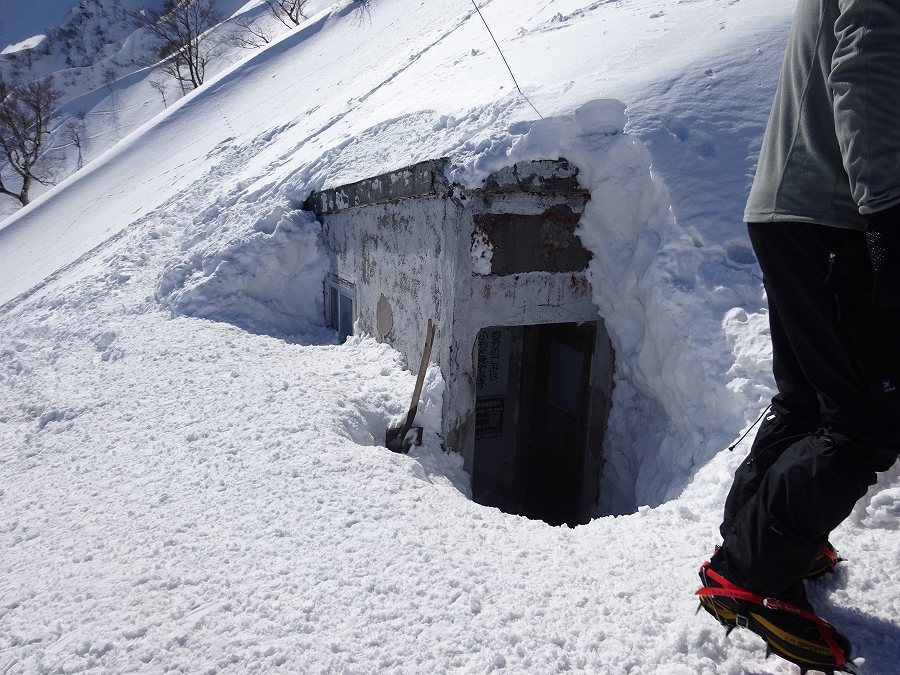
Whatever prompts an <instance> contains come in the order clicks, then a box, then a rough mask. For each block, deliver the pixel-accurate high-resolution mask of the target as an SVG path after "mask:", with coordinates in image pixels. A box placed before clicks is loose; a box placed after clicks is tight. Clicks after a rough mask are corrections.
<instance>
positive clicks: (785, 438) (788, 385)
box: [719, 224, 820, 537]
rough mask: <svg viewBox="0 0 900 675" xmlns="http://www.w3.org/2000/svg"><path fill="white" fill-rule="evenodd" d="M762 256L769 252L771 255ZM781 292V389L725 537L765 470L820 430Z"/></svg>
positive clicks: (742, 471)
mask: <svg viewBox="0 0 900 675" xmlns="http://www.w3.org/2000/svg"><path fill="white" fill-rule="evenodd" d="M770 227H773V225H771V224H765V225H754V224H748V230H749V231H750V233H751V238H753V237H754V236H756V235H754V234H753V233H754V231H755V230H756V229H757V228H763V233H762V234H763V235H764V234H765V228H770ZM756 238H757V239H758V238H759V237H758V236H756ZM763 255H764V256H765V257H768V256H767V255H766V254H763ZM776 297H777V294H776V296H775V297H773V296H772V294H771V293H769V297H768V304H769V335H770V338H771V341H772V371H773V374H774V376H775V384H776V387H777V389H778V393H777V394H776V395H775V396H774V397H773V399H772V405H771V408H770V410H769V411H768V412H767V413H766V415H765V417H764V419H763V421H762V424H761V425H760V428H759V431H758V432H757V434H756V437H755V438H754V440H753V445H752V446H751V448H750V453H749V454H748V455H747V458H746V459H745V460H744V461H743V463H742V464H741V465H740V466H739V467H738V469H737V471H735V474H734V481H733V483H732V485H731V489H730V491H729V492H728V496H727V497H726V499H725V507H724V510H723V516H722V524H721V525H720V526H719V531H720V533H721V534H722V536H723V537H724V536H725V533H726V532H727V531H728V530H729V528H730V526H731V523H732V522H733V521H734V518H735V517H736V516H737V514H738V513H739V512H740V510H741V509H742V508H743V506H744V504H746V503H747V501H749V500H750V498H751V497H753V495H754V494H756V490H757V489H758V488H759V483H760V481H762V479H763V476H765V474H766V471H768V470H769V467H771V466H772V464H774V463H775V460H777V459H778V458H779V457H780V456H781V453H783V452H784V451H785V450H786V449H787V448H788V446H790V445H791V443H793V442H794V441H797V440H799V439H800V438H802V437H804V436H806V435H808V434H810V433H812V432H813V431H815V430H816V429H817V428H818V426H819V424H820V415H819V400H818V396H817V394H816V390H815V389H814V388H813V387H812V385H811V384H810V383H809V382H808V381H807V379H806V376H805V375H804V373H803V369H802V368H801V366H800V362H799V359H798V358H797V355H796V354H795V353H794V349H793V346H792V345H791V341H790V337H789V333H788V330H787V328H786V327H785V324H784V322H783V321H782V318H781V310H780V308H779V305H778V302H777V301H776V299H775V298H776ZM788 310H790V308H788Z"/></svg>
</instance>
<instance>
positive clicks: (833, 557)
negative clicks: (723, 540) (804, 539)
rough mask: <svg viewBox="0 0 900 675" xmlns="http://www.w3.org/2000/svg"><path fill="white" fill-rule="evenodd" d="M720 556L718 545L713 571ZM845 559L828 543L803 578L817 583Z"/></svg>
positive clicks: (713, 558) (712, 559)
mask: <svg viewBox="0 0 900 675" xmlns="http://www.w3.org/2000/svg"><path fill="white" fill-rule="evenodd" d="M718 556H719V546H718V545H716V547H715V549H714V551H713V557H712V558H710V562H712V563H713V569H716V568H717V564H716V561H717V560H718ZM843 560H844V559H843V558H841V557H840V555H838V552H837V550H835V548H834V546H832V545H831V542H830V541H826V542H825V543H824V544H823V545H822V550H821V551H820V552H819V555H818V557H817V558H816V559H815V560H813V561H812V564H811V565H810V566H809V571H808V572H807V573H806V576H804V577H803V578H804V579H806V580H807V581H815V580H816V579H819V578H820V577H822V576H823V575H825V574H828V573H829V572H833V571H834V568H835V567H837V564H838V563H839V562H843Z"/></svg>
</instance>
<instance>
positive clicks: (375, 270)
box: [307, 159, 613, 525]
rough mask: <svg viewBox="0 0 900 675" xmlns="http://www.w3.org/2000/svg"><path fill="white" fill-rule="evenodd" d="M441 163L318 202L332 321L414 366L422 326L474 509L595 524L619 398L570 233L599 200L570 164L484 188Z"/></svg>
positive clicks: (579, 251)
mask: <svg viewBox="0 0 900 675" xmlns="http://www.w3.org/2000/svg"><path fill="white" fill-rule="evenodd" d="M445 167H446V160H432V161H427V162H422V163H419V164H416V165H414V166H411V167H408V168H405V169H401V170H399V171H394V172H391V173H388V174H385V175H382V176H378V177H375V178H370V179H366V180H363V181H360V182H357V183H353V184H351V185H345V186H342V187H338V188H334V189H328V190H323V191H321V192H316V193H313V194H312V195H311V196H310V198H309V201H308V202H307V206H308V207H309V208H312V209H313V210H314V211H315V212H316V215H317V216H318V218H319V220H320V221H321V222H322V224H323V242H324V246H325V249H326V250H327V252H328V255H329V257H330V259H331V263H332V272H333V274H332V276H331V277H330V278H329V279H328V281H327V282H326V302H325V305H326V313H327V315H328V316H327V318H328V320H329V322H330V323H331V325H332V326H334V327H335V328H336V329H337V330H338V331H339V332H340V333H341V334H342V335H344V336H345V335H348V334H350V333H351V332H352V331H353V325H354V323H355V322H357V321H358V323H357V324H356V325H357V326H358V328H359V330H361V331H362V332H365V333H368V334H371V335H373V336H375V337H376V338H377V339H378V340H381V341H384V342H388V343H389V344H391V345H392V346H393V347H394V348H396V349H397V350H398V351H399V352H401V353H402V354H403V355H404V356H405V358H406V361H407V365H408V366H409V367H410V368H415V367H416V365H417V364H418V363H419V360H420V358H421V353H422V352H421V350H422V343H423V340H424V335H425V327H426V324H427V322H428V320H429V319H433V320H434V322H435V324H436V326H437V336H436V338H435V341H434V351H433V352H432V361H435V362H437V363H438V365H439V366H440V368H441V372H442V373H443V375H444V378H445V380H446V382H447V390H446V392H445V396H444V411H443V427H444V428H443V432H444V439H445V442H446V445H447V446H448V447H449V448H451V449H453V450H455V451H457V452H459V453H460V454H462V456H463V458H464V460H465V467H466V469H467V470H468V471H469V472H470V473H471V475H472V483H473V485H472V490H473V497H474V499H475V501H477V502H479V503H481V504H485V505H489V506H495V507H498V508H500V509H502V510H503V511H506V512H508V513H516V514H520V515H524V516H528V517H530V518H539V519H542V520H545V521H547V522H548V523H551V524H561V523H568V524H570V525H575V524H577V523H581V522H585V521H587V520H588V518H589V515H590V511H591V507H592V506H593V505H594V504H595V503H596V501H597V497H598V494H597V492H598V485H599V478H600V470H601V466H602V442H603V435H604V431H605V427H606V418H607V413H608V409H609V400H610V391H611V387H612V368H613V357H612V348H611V346H610V342H609V337H608V336H607V333H606V330H605V329H604V325H603V321H602V319H601V318H600V316H599V314H598V311H597V308H596V307H595V306H594V304H593V301H592V293H591V287H590V284H589V282H588V280H587V276H586V267H587V264H588V260H589V258H590V255H589V253H588V252H587V251H586V250H585V249H584V247H583V246H582V245H581V241H580V240H579V238H578V237H577V236H576V235H575V229H576V226H577V224H578V220H579V218H580V216H581V214H582V212H583V211H584V207H585V204H586V203H587V201H588V200H589V199H590V193H589V192H588V191H586V190H584V189H583V188H581V187H579V185H578V182H577V180H576V175H577V169H575V167H573V166H571V165H569V164H568V163H567V162H566V161H565V160H562V159H560V160H553V161H535V162H521V163H518V164H515V165H513V166H510V167H507V168H505V169H502V170H500V171H497V172H495V173H493V174H491V175H490V176H489V177H488V178H487V179H486V180H485V181H484V184H483V186H482V187H480V188H478V189H466V188H463V187H461V186H459V185H456V184H452V183H450V182H449V181H448V180H447V178H446V175H445Z"/></svg>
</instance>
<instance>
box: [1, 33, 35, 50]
mask: <svg viewBox="0 0 900 675" xmlns="http://www.w3.org/2000/svg"><path fill="white" fill-rule="evenodd" d="M46 39H47V36H46V35H34V36H32V37H30V38H27V39H25V40H22V41H21V42H17V43H16V44H13V45H7V46H6V47H4V48H3V50H2V51H0V54H14V53H15V52H22V51H25V50H27V49H36V48H37V47H39V46H40V45H41V43H42V42H44V40H46Z"/></svg>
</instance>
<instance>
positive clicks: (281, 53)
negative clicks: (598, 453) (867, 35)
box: [0, 0, 900, 675]
mask: <svg viewBox="0 0 900 675" xmlns="http://www.w3.org/2000/svg"><path fill="white" fill-rule="evenodd" d="M35 4H37V5H39V4H40V3H39V2H36V3H35ZM239 4H241V3H235V8H234V11H238V10H241V11H254V6H255V4H256V3H247V5H245V6H243V7H237V5H239ZM479 6H480V7H481V9H482V11H483V13H484V15H485V18H486V19H487V21H488V23H489V24H490V25H491V28H492V29H493V31H494V34H495V35H496V37H497V39H498V41H499V44H500V46H501V48H502V49H503V51H504V53H505V55H506V57H507V59H508V61H509V63H510V65H511V66H512V68H513V70H514V71H515V73H516V76H517V78H518V81H519V83H520V84H521V86H522V88H523V90H524V91H525V93H526V94H527V95H528V97H529V99H530V100H531V102H532V103H533V104H534V105H535V107H536V108H537V110H539V111H540V115H541V116H542V117H543V119H537V115H536V113H535V111H534V110H533V109H532V108H531V106H530V105H529V104H528V103H527V102H526V101H525V100H524V99H523V98H522V97H521V96H520V95H519V93H518V92H517V91H516V88H515V86H514V85H513V84H512V81H511V79H510V76H509V73H508V72H507V70H506V67H505V66H504V64H503V61H502V59H501V58H500V56H499V54H498V53H497V51H496V48H495V47H494V44H493V42H492V40H491V37H490V35H489V34H488V33H487V31H486V30H485V26H484V24H483V23H482V22H481V19H480V18H479V16H478V14H477V13H476V12H475V9H474V7H473V5H472V3H471V2H468V1H464V0H436V1H434V2H421V3H412V2H409V1H408V0H371V2H368V3H361V2H358V1H350V0H341V1H340V2H338V3H336V4H333V5H330V6H329V5H326V4H325V3H322V4H321V5H318V6H317V7H316V9H317V10H320V11H318V12H317V13H315V14H314V15H312V16H311V18H310V19H309V20H308V21H306V22H305V23H304V24H303V25H301V26H300V27H298V28H297V29H294V30H292V31H286V32H285V33H284V35H282V36H281V37H280V38H279V39H278V40H277V41H276V42H275V43H273V44H271V45H269V46H267V47H265V48H263V49H260V50H258V51H255V52H252V53H249V52H248V54H249V56H247V57H246V58H244V60H242V61H240V62H237V63H235V64H234V65H233V66H231V67H229V68H227V69H225V70H223V71H222V72H221V73H220V74H218V75H217V76H215V77H213V78H210V79H209V81H208V82H207V83H206V84H204V85H203V86H202V87H201V88H200V89H198V90H197V91H195V92H193V93H191V94H189V95H188V96H186V97H184V98H182V99H180V100H179V101H177V102H176V103H174V104H170V105H169V106H168V108H166V109H162V108H161V101H160V109H159V110H158V111H157V112H158V114H157V115H156V116H155V117H153V118H152V119H150V117H149V116H147V117H145V118H142V119H145V120H147V121H146V123H144V124H143V125H142V126H140V127H139V128H135V129H134V130H132V131H131V132H130V133H128V135H125V134H126V130H125V129H124V128H122V131H121V132H120V133H121V134H122V136H123V138H122V140H121V141H119V142H118V143H115V144H114V145H112V146H111V148H110V149H109V150H108V151H107V152H105V153H104V154H102V155H100V156H98V157H96V158H94V159H93V161H90V162H89V163H87V164H85V166H84V168H83V169H81V170H80V171H77V172H75V173H73V174H72V175H71V176H70V177H68V178H67V179H66V180H64V181H63V182H61V183H60V184H59V185H57V186H56V187H55V188H52V189H50V190H48V191H47V192H46V193H44V194H42V195H41V196H40V197H39V198H37V199H36V200H35V201H34V202H33V203H32V204H30V205H29V206H28V207H25V208H24V209H22V210H20V211H18V212H16V213H15V214H14V215H13V216H12V217H10V218H9V219H7V220H6V221H4V222H3V223H2V224H0V261H2V264H0V317H2V318H0V570H2V574H0V598H2V602H0V672H2V673H17V672H23V673H31V672H59V671H62V672H133V671H138V672H160V671H168V670H180V671H183V672H217V671H222V672H273V671H285V672H321V671H329V672H330V671H340V672H372V671H389V672H445V671H462V672H476V671H478V672H482V671H487V670H499V671H504V670H505V671H508V672H535V673H545V672H556V671H560V670H575V671H580V672H590V673H622V672H626V673H679V674H681V673H683V674H685V675H687V674H688V673H731V674H734V675H737V674H739V673H788V672H795V670H796V669H794V670H792V669H791V667H790V666H788V665H787V664H785V663H783V662H780V663H779V662H777V661H776V660H774V659H773V660H770V661H766V660H765V659H764V647H763V645H762V643H761V642H760V641H759V640H758V639H757V638H755V636H753V635H751V634H749V633H747V632H742V631H736V632H734V633H732V634H731V636H730V637H729V638H726V637H725V636H724V634H723V631H721V630H720V629H719V628H718V627H717V626H716V625H715V624H714V623H713V622H712V621H711V620H710V619H709V617H707V616H705V615H700V616H695V615H694V609H695V607H696V601H695V599H694V597H693V596H692V591H693V590H694V589H695V588H696V586H697V585H698V580H697V577H696V569H697V567H698V565H699V563H700V562H701V561H702V560H703V559H704V557H705V556H707V555H708V554H709V553H710V552H711V550H712V546H713V545H714V544H715V543H717V541H718V540H717V533H716V528H717V525H718V520H719V516H720V512H721V506H722V502H723V500H724V495H725V493H726V491H727V489H728V486H729V484H730V476H731V473H732V472H733V470H734V468H735V467H736V466H737V464H738V463H739V462H740V460H741V459H742V456H743V454H744V451H746V449H747V447H748V445H749V441H744V443H743V444H742V445H741V446H739V448H738V450H737V451H735V452H733V453H732V452H728V451H727V450H723V448H725V447H726V446H727V445H729V444H730V443H731V442H733V441H734V440H735V439H736V438H737V435H738V434H739V433H740V432H741V431H742V428H746V427H747V426H748V425H749V423H750V422H751V421H752V420H753V419H755V418H756V416H757V415H758V413H759V411H760V410H761V409H762V408H763V407H764V406H765V404H766V402H767V400H768V398H769V397H770V396H771V394H772V382H771V379H770V375H769V368H770V366H771V362H770V361H771V359H770V354H769V351H768V350H769V348H768V343H767V341H768V337H767V335H766V332H767V322H766V310H765V300H764V296H763V291H762V285H761V280H760V277H759V271H758V269H757V267H756V265H755V262H754V259H753V255H752V252H751V250H750V248H749V243H748V241H747V238H746V234H745V231H744V229H743V227H742V225H741V212H742V208H743V201H744V199H745V196H746V192H747V189H748V187H749V182H750V179H751V177H752V172H753V166H754V161H755V154H756V151H757V149H758V145H759V141H760V138H761V135H762V129H763V127H764V124H765V119H766V115H767V113H768V107H769V102H770V100H771V96H772V93H773V90H774V85H775V80H776V77H777V72H778V68H779V65H780V59H781V52H782V50H783V47H784V43H785V38H786V35H787V29H788V25H789V23H790V15H791V12H792V9H793V3H787V4H785V3H781V2H775V1H774V0H741V2H733V3H724V2H719V1H717V0H692V1H689V2H685V1H678V0H652V1H651V0H619V1H617V2H611V1H606V0H600V1H599V2H598V1H591V0H482V1H481V2H480V3H479ZM6 7H7V5H6V2H4V3H3V5H2V9H3V10H6ZM0 16H5V14H0ZM17 16H18V15H17ZM52 19H53V20H54V21H58V20H61V19H59V18H58V17H55V16H54V17H52ZM49 20H50V15H48V21H49ZM26 29H27V30H26ZM3 30H4V32H3V36H4V40H5V41H8V43H9V44H20V43H22V42H23V41H27V40H29V39H31V38H33V37H35V36H37V35H40V34H46V33H47V32H48V31H45V30H44V29H43V27H41V25H40V23H39V22H35V23H32V24H25V25H23V26H22V27H21V29H17V30H19V32H18V33H13V32H6V31H7V28H6V27H4V28H3ZM135 77H137V75H136V76H135ZM126 79H127V78H126ZM118 91H120V95H124V94H123V93H122V92H124V91H125V90H124V89H119V90H118ZM147 92H150V93H153V96H157V98H158V95H157V94H155V92H153V90H152V89H148V90H147V91H145V92H144V94H147ZM144 94H141V96H143V95H144ZM138 99H139V97H138V98H137V99H135V100H138ZM145 100H150V97H149V95H148V96H146V98H145ZM73 103H74V101H70V102H69V103H67V104H66V106H71V105H73ZM98 105H99V104H98ZM125 107H126V106H124V105H123V106H122V109H124V108H125ZM114 128H120V127H115V126H114V125H113V124H112V123H109V124H107V125H106V126H105V127H104V129H105V130H106V131H105V132H109V133H112V130H113V129H114ZM442 156H445V157H449V158H450V169H449V173H450V176H449V177H450V178H451V179H452V180H455V181H457V182H460V183H464V184H467V185H478V184H479V182H480V180H481V179H482V178H483V177H484V176H485V175H486V174H487V172H489V171H492V170H494V169H496V168H499V167H501V166H504V165H507V164H509V163H511V162H513V161H517V160H520V159H530V158H541V157H543V158H548V157H549V158H554V157H557V156H565V157H567V158H568V159H569V160H570V161H572V162H573V163H575V164H576V165H577V166H578V167H579V169H580V174H579V179H580V181H581V182H582V185H583V186H584V187H586V188H588V189H590V190H591V196H592V198H591V201H590V202H589V204H588V208H587V210H586V211H585V214H584V216H583V217H582V221H581V225H580V230H579V231H580V234H581V236H582V239H583V241H584V243H585V245H586V246H587V247H588V248H589V250H590V251H591V252H592V254H593V259H592V261H591V265H590V268H589V269H590V276H591V281H592V286H593V288H594V298H595V302H596V303H597V306H598V307H599V308H600V312H601V314H602V315H603V317H604V319H605V321H606V324H607V326H608V329H609V333H610V336H611V339H612V341H613V345H614V347H615V351H616V387H615V390H614V394H613V407H612V412H611V417H610V423H609V431H608V436H607V440H606V443H605V451H606V452H607V465H606V468H605V470H604V476H603V484H602V486H601V501H600V504H598V509H597V512H598V517H597V518H595V519H594V520H593V521H592V522H590V523H589V524H587V525H584V526H581V527H578V528H575V529H569V528H565V527H563V528H551V527H549V526H547V525H545V524H544V523H542V522H538V521H530V520H527V519H525V518H521V517H518V516H512V515H508V514H504V513H501V512H499V511H497V510H495V509H490V508H486V507H483V506H480V505H478V504H476V503H474V502H473V501H472V500H471V498H470V489H469V479H468V476H467V475H466V473H465V472H464V471H463V470H462V462H461V460H460V458H459V457H458V456H457V455H456V454H454V453H446V452H444V451H443V450H442V448H441V440H442V439H440V438H439V435H438V434H439V432H440V415H441V408H442V406H441V401H442V396H443V395H444V383H443V379H442V374H441V373H440V372H439V371H438V369H436V368H434V367H432V368H431V369H430V370H429V373H428V377H427V379H426V385H425V391H424V395H423V404H422V406H421V408H420V417H419V420H420V422H421V423H422V424H423V425H424V427H425V442H424V444H423V446H422V447H420V448H416V449H414V451H413V452H412V453H411V454H410V455H409V456H401V455H394V454H392V453H390V452H388V451H387V450H386V449H385V448H384V447H383V446H382V445H381V442H382V438H383V433H384V429H385V427H386V426H388V425H389V424H392V423H396V422H397V421H399V420H400V419H401V417H402V415H403V414H404V412H405V407H406V406H407V405H408V403H409V397H410V392H411V390H412V388H413V379H414V378H413V376H412V375H411V374H410V373H409V372H408V371H407V370H405V368H406V367H407V366H408V365H409V364H404V363H402V362H401V359H400V357H399V356H398V355H397V353H396V352H394V351H392V350H391V349H390V348H389V347H387V346H385V345H380V344H378V343H376V342H375V341H374V340H373V339H371V338H369V337H366V336H357V337H353V338H351V339H350V340H348V342H347V343H345V344H343V345H338V344H336V342H337V338H336V335H335V333H334V332H332V331H330V330H328V329H326V328H324V327H323V326H322V324H323V316H322V298H321V296H322V292H321V289H322V286H321V282H322V278H323V275H324V272H325V260H324V259H323V255H322V253H321V251H320V250H319V249H318V246H317V244H316V237H317V232H318V224H317V222H316V221H315V219H314V218H313V217H312V216H311V215H310V214H309V213H308V212H306V211H303V210H302V209H301V205H302V204H303V202H304V200H305V199H306V197H307V196H308V195H309V193H310V191H311V190H314V189H319V188H322V187H328V186H336V185H341V184H344V183H347V182H350V181H353V180H357V179H361V178H365V177H368V176H374V175H377V174H379V173H382V172H384V171H387V170H389V169H395V168H398V167H402V166H405V165H408V164H411V163H413V162H416V161H419V160H424V159H429V158H435V157H442ZM600 514H616V515H600ZM898 515H900V471H898V470H896V469H895V470H893V471H892V472H889V473H888V474H886V475H884V476H882V477H881V478H880V480H879V483H878V484H877V485H875V486H873V488H872V489H871V490H870V492H869V494H868V495H867V497H866V498H864V499H863V500H862V501H861V502H860V504H859V506H858V507H857V509H856V511H855V512H854V514H853V515H852V516H851V518H850V519H848V521H847V522H846V523H845V524H844V525H842V526H841V527H840V528H839V530H838V531H836V532H835V533H834V535H833V540H834V542H835V544H836V545H837V546H838V548H839V549H840V551H841V553H842V554H843V555H844V556H845V557H846V558H848V560H847V562H845V563H842V565H841V566H840V567H839V569H838V571H837V572H836V573H835V574H834V575H832V576H830V577H829V578H828V579H827V580H825V581H824V582H821V583H820V584H818V585H816V586H815V587H812V588H811V590H810V594H811V599H812V601H813V602H814V604H815V605H816V607H817V608H819V609H820V611H821V613H822V614H823V615H825V616H826V617H827V618H829V619H831V620H833V621H834V622H835V623H837V624H838V625H839V627H840V628H841V630H842V631H843V632H845V633H846V634H847V635H848V636H849V637H850V638H851V640H852V641H853V642H854V644H855V645H856V646H857V653H858V655H859V656H860V657H861V659H864V663H863V662H862V661H860V663H861V664H862V665H863V667H864V668H865V672H866V673H867V675H868V674H871V673H879V674H884V675H889V674H891V673H894V672H896V664H897V663H900V623H898V620H897V611H898V609H900V590H898V587H897V585H896V583H894V582H893V570H894V569H895V568H896V565H897V562H898V561H900V536H898V532H897V526H898V521H897V516H898Z"/></svg>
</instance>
